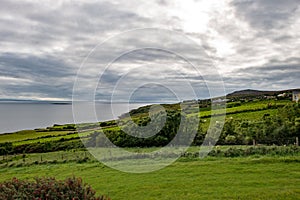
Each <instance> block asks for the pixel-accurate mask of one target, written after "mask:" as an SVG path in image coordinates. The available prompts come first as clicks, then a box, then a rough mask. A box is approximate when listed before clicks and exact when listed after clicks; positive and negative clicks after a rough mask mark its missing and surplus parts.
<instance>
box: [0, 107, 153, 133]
mask: <svg viewBox="0 0 300 200" xmlns="http://www.w3.org/2000/svg"><path fill="white" fill-rule="evenodd" d="M147 104H150V103H129V104H128V103H112V104H111V103H101V102H97V103H91V102H80V103H76V105H74V104H73V105H72V104H71V103H49V102H47V103H43V102H39V103H36V102H1V103H0V134H3V133H11V132H16V131H20V130H31V129H36V128H46V127H49V126H53V125H54V124H72V123H88V122H97V121H107V120H112V119H117V118H118V117H119V116H121V115H122V114H124V113H126V112H129V110H132V109H135V108H138V107H141V106H144V105H147ZM73 106H74V108H72V107H73ZM73 111H74V112H75V113H73ZM73 114H74V115H73ZM74 116H75V118H74Z"/></svg>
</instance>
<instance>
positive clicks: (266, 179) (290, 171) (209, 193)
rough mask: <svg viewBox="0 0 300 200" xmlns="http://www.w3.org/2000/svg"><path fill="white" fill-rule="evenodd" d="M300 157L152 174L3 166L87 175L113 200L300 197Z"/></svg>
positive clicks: (22, 171)
mask: <svg viewBox="0 0 300 200" xmlns="http://www.w3.org/2000/svg"><path fill="white" fill-rule="evenodd" d="M299 164H300V157H299V156H298V157H279V158H278V157H277V158H274V157H259V158H253V157H252V158H206V159H204V160H188V161H186V160H179V161H177V162H175V163H173V164H172V165H170V166H168V167H166V168H164V169H162V170H159V171H156V172H152V173H146V174H129V173H124V172H119V171H116V170H113V169H110V168H108V167H106V166H103V165H102V164H100V163H94V162H92V163H84V164H77V163H66V164H47V165H33V166H29V167H12V168H1V169H0V173H1V177H0V180H2V181H3V180H8V179H11V178H12V177H18V178H26V179H27V178H33V177H35V176H55V177H57V178H59V179H64V178H65V177H70V176H73V175H75V176H80V177H83V179H84V181H86V182H87V183H89V184H91V185H92V186H93V188H94V189H96V190H97V191H98V193H99V194H107V195H109V196H110V197H111V198H112V199H141V200H143V199H300V188H299V185H300V170H299V166H300V165H299Z"/></svg>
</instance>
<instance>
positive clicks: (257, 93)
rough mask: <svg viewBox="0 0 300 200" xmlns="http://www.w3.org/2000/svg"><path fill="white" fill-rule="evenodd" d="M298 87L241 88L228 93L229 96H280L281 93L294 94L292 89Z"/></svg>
mask: <svg viewBox="0 0 300 200" xmlns="http://www.w3.org/2000/svg"><path fill="white" fill-rule="evenodd" d="M293 90H296V89H289V90H276V91H262V90H251V89H246V90H239V91H235V92H232V93H229V94H227V98H235V97H239V98H246V97H254V98H260V97H263V96H278V95H279V94H283V93H286V94H287V95H288V96H290V95H291V94H292V91H293Z"/></svg>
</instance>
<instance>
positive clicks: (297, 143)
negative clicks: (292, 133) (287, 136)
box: [296, 137, 299, 146]
mask: <svg viewBox="0 0 300 200" xmlns="http://www.w3.org/2000/svg"><path fill="white" fill-rule="evenodd" d="M296 146H299V138H298V137H296Z"/></svg>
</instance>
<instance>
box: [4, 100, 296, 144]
mask: <svg viewBox="0 0 300 200" xmlns="http://www.w3.org/2000/svg"><path fill="white" fill-rule="evenodd" d="M269 103H272V104H277V105H284V104H287V103H290V101H274V100H269V101H268V100H265V101H258V102H248V103H242V105H241V106H238V107H233V108H227V109H226V112H227V116H226V117H227V118H231V117H232V118H234V119H245V120H250V121H254V120H257V119H261V118H262V116H263V115H264V114H266V113H268V114H270V115H275V114H276V113H277V109H267V110H262V111H255V109H257V108H265V107H266V106H267V105H268V104H269ZM169 107H172V106H169ZM243 110H248V112H243V113H234V114H230V113H232V112H237V111H243ZM251 110H253V111H251ZM217 112H220V113H223V111H221V110H220V111H217ZM210 113H211V112H210V111H207V109H204V111H200V116H202V117H203V116H208V115H210ZM146 115H147V114H146V113H139V114H135V115H134V118H138V117H140V116H146ZM205 120H206V123H204V124H203V128H204V130H205V129H207V127H208V125H209V122H210V119H209V118H205ZM61 127H63V126H61ZM61 127H57V128H58V129H59V128H61ZM105 129H118V127H116V126H109V127H107V128H105ZM70 132H74V131H45V132H36V131H33V130H27V131H20V132H16V133H12V134H0V143H3V142H14V145H19V144H26V143H33V142H45V141H50V140H59V139H61V138H66V139H67V138H72V137H77V136H78V134H77V133H75V134H72V135H67V134H68V133H70ZM92 132H93V131H87V132H85V133H81V135H80V136H85V135H88V134H89V133H92ZM45 136H52V137H49V138H40V137H45ZM28 139H30V140H28ZM32 139H34V140H32Z"/></svg>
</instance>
